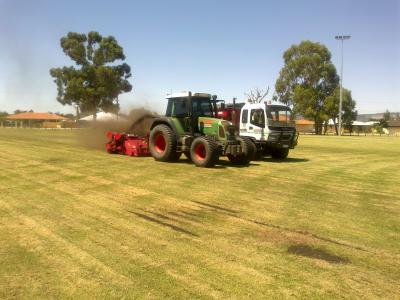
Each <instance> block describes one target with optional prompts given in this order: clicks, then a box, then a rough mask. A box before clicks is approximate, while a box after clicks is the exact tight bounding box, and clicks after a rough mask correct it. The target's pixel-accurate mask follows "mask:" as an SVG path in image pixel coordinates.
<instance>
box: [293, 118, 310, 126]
mask: <svg viewBox="0 0 400 300" xmlns="http://www.w3.org/2000/svg"><path fill="white" fill-rule="evenodd" d="M296 125H314V121H310V120H305V119H302V120H296Z"/></svg>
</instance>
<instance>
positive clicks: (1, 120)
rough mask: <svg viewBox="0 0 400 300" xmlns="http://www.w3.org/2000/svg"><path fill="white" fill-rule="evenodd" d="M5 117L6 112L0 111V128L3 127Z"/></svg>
mask: <svg viewBox="0 0 400 300" xmlns="http://www.w3.org/2000/svg"><path fill="white" fill-rule="evenodd" d="M7 116H8V112H6V111H0V127H3V124H4V121H5V120H6V118H7Z"/></svg>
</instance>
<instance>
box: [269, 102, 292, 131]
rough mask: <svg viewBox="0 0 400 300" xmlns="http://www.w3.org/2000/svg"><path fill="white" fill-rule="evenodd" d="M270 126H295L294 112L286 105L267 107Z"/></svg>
mask: <svg viewBox="0 0 400 300" xmlns="http://www.w3.org/2000/svg"><path fill="white" fill-rule="evenodd" d="M266 113H267V119H268V125H269V126H273V127H286V126H290V127H292V126H295V123H294V120H293V115H292V110H291V109H290V108H289V107H287V106H284V105H266Z"/></svg>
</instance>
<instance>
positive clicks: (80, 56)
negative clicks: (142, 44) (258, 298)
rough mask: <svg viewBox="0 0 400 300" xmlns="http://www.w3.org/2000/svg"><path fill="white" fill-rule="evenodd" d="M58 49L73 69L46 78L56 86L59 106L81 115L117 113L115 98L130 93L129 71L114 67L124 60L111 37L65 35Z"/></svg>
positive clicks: (52, 72)
mask: <svg viewBox="0 0 400 300" xmlns="http://www.w3.org/2000/svg"><path fill="white" fill-rule="evenodd" d="M60 44H61V48H62V49H63V51H64V53H65V54H66V55H67V56H69V57H70V58H71V59H72V60H73V61H74V62H75V66H69V67H67V66H65V67H62V68H53V69H51V70H50V75H51V76H52V77H53V78H54V82H55V83H56V84H57V91H58V95H57V100H58V101H59V102H60V103H61V104H63V105H75V106H77V107H78V108H79V110H80V111H82V112H90V113H91V114H93V120H96V116H97V112H98V111H99V110H102V111H105V112H115V111H118V110H119V103H118V96H119V95H120V94H121V93H125V92H130V91H131V90H132V85H131V84H130V83H129V81H128V79H129V78H130V77H131V68H130V66H129V65H128V64H126V63H122V64H117V61H123V60H125V55H124V52H123V49H122V47H121V46H120V45H119V44H118V42H117V40H116V39H115V38H114V37H113V36H108V37H103V36H101V35H100V34H99V33H98V32H95V31H91V32H89V33H88V34H87V35H86V34H79V33H76V32H69V33H68V34H67V36H65V37H63V38H61V41H60Z"/></svg>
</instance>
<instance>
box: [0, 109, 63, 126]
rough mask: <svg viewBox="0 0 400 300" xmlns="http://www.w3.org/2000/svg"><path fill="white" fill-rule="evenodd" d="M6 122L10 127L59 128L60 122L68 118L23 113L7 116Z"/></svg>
mask: <svg viewBox="0 0 400 300" xmlns="http://www.w3.org/2000/svg"><path fill="white" fill-rule="evenodd" d="M6 120H7V121H8V123H9V124H10V125H11V126H12V127H36V128H60V127H61V122H62V121H65V120H68V118H65V117H62V116H59V115H56V114H50V113H35V112H24V113H20V114H15V115H9V116H7V118H6Z"/></svg>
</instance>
